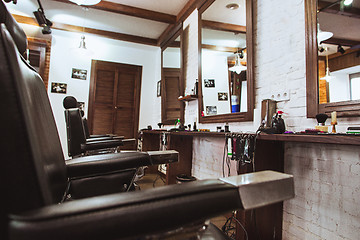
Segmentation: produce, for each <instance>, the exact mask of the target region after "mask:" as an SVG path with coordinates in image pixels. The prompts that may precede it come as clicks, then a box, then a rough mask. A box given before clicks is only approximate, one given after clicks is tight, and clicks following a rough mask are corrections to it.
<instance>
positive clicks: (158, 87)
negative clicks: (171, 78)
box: [157, 80, 161, 97]
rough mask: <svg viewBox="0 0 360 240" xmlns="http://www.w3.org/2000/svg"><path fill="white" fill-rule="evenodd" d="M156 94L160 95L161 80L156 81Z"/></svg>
mask: <svg viewBox="0 0 360 240" xmlns="http://www.w3.org/2000/svg"><path fill="white" fill-rule="evenodd" d="M157 96H158V97H160V96H161V80H160V81H158V82H157Z"/></svg>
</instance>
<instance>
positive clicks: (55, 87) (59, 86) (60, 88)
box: [51, 82, 67, 94]
mask: <svg viewBox="0 0 360 240" xmlns="http://www.w3.org/2000/svg"><path fill="white" fill-rule="evenodd" d="M66 91H67V84H66V83H56V82H52V83H51V92H52V93H63V94H66Z"/></svg>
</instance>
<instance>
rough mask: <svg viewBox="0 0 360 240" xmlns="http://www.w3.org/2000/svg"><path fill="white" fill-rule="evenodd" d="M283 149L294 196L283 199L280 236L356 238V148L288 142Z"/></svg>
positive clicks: (359, 191)
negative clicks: (289, 198)
mask: <svg viewBox="0 0 360 240" xmlns="http://www.w3.org/2000/svg"><path fill="white" fill-rule="evenodd" d="M285 152H286V154H285V159H286V160H285V172H287V173H290V174H293V175H294V179H295V191H296V193H295V194H296V197H295V198H294V199H292V200H289V201H286V202H285V203H284V213H283V217H284V219H283V239H360V209H359V201H360V149H359V148H358V147H354V146H336V145H326V144H298V143H297V144H295V143H288V144H286V148H285Z"/></svg>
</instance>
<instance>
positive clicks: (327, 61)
mask: <svg viewBox="0 0 360 240" xmlns="http://www.w3.org/2000/svg"><path fill="white" fill-rule="evenodd" d="M325 52H326V73H325V77H322V78H320V79H323V80H326V81H330V80H331V79H332V78H333V76H331V75H330V69H329V53H328V48H325Z"/></svg>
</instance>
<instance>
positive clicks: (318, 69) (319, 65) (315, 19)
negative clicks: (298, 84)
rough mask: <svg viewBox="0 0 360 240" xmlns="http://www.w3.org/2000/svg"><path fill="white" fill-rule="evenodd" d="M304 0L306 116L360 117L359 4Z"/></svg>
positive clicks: (356, 2)
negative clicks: (334, 112)
mask: <svg viewBox="0 0 360 240" xmlns="http://www.w3.org/2000/svg"><path fill="white" fill-rule="evenodd" d="M347 2H348V1H344V0H341V1H339V0H326V1H322V0H306V1H305V10H306V12H305V15H306V41H305V42H306V88H307V116H308V117H315V116H316V114H318V113H326V114H328V115H330V114H331V112H333V111H336V112H337V116H339V117H355V116H360V27H359V26H360V2H359V1H353V3H352V4H350V5H349V6H347V5H346V4H347Z"/></svg>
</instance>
